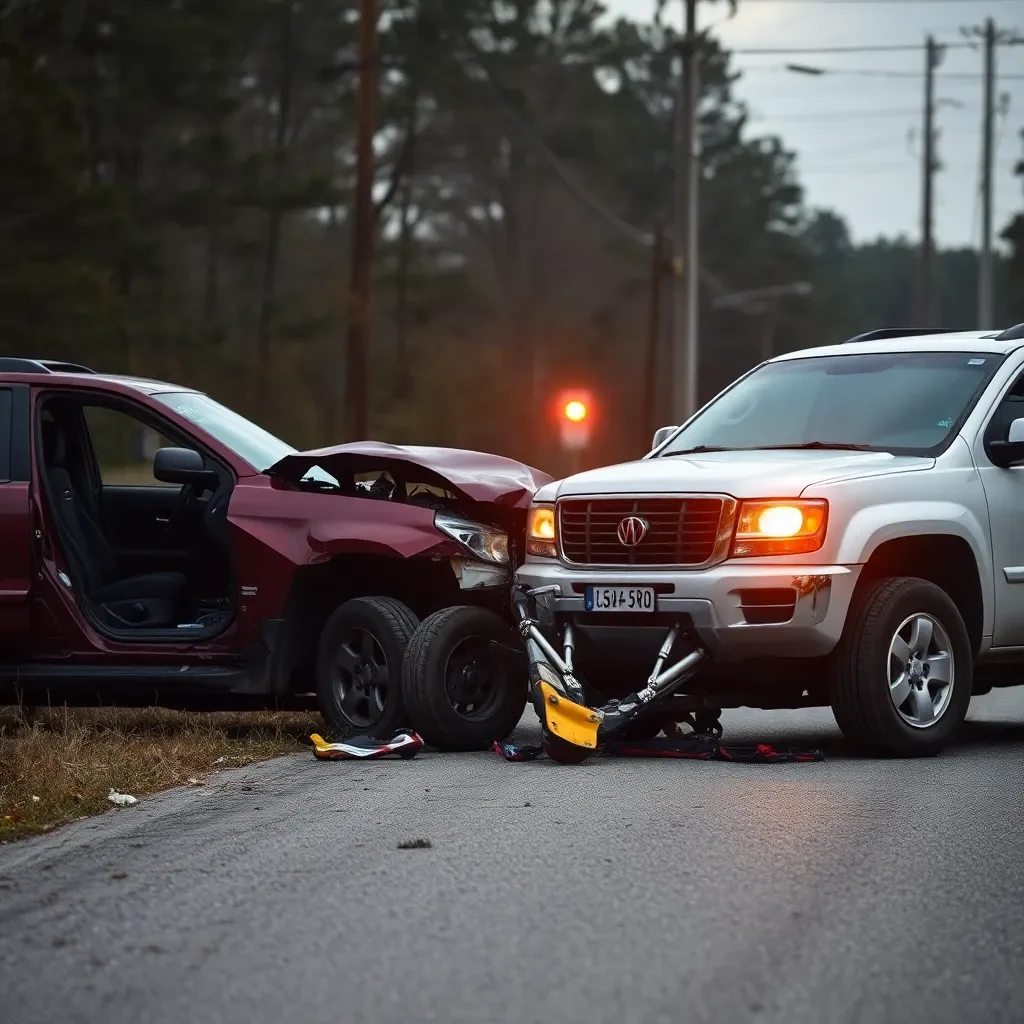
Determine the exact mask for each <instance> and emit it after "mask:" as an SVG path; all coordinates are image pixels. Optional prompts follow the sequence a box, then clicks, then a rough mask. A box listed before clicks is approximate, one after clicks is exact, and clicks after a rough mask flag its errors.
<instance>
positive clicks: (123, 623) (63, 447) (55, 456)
mask: <svg viewBox="0 0 1024 1024" xmlns="http://www.w3.org/2000/svg"><path fill="white" fill-rule="evenodd" d="M42 430H43V460H44V463H45V472H46V478H47V483H48V485H49V490H50V497H51V500H52V503H53V513H54V516H55V517H56V519H57V521H58V523H59V525H60V533H61V542H62V548H63V550H64V554H65V555H66V557H67V559H68V562H69V563H70V565H71V568H72V571H73V572H74V574H75V583H76V584H77V585H78V586H79V587H80V588H81V590H82V591H83V592H84V593H85V595H86V596H87V597H88V599H89V601H90V602H91V603H92V604H93V605H94V606H96V608H97V610H98V611H99V612H100V613H101V614H102V615H103V617H104V618H105V619H106V620H107V623H108V625H111V626H114V627H115V628H122V629H123V628H126V627H132V628H144V629H161V628H164V627H169V626H174V625H175V624H176V623H177V622H178V621H179V613H180V611H181V608H182V605H183V604H184V600H185V593H186V590H187V589H188V579H187V578H186V576H185V574H184V573H180V572H155V573H146V574H144V575H141V576H127V577H125V576H122V575H121V573H120V569H119V566H118V563H117V555H116V554H115V552H114V549H113V548H112V547H111V546H110V544H109V543H108V541H107V538H106V537H105V536H104V535H103V531H102V530H101V529H100V528H99V526H97V525H96V523H95V521H94V520H93V518H92V516H91V515H90V513H89V509H88V506H87V504H86V502H85V501H84V500H83V498H82V496H81V494H79V492H78V491H77V490H76V488H75V485H74V483H73V481H72V477H71V473H70V472H69V469H68V465H67V443H66V440H65V437H64V433H63V432H62V431H61V429H60V428H59V427H58V426H57V424H56V423H55V422H53V420H52V419H51V420H44V421H43V425H42Z"/></svg>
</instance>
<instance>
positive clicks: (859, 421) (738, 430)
mask: <svg viewBox="0 0 1024 1024" xmlns="http://www.w3.org/2000/svg"><path fill="white" fill-rule="evenodd" d="M1001 362H1002V356H998V355H993V354H991V353H976V352H952V353H947V352H941V353H940V352H899V353H886V354H884V355H874V354H872V355H863V354H858V355H836V356H816V357H810V358H807V359H794V360H786V361H783V362H779V363H769V364H768V365H766V366H763V367H761V368H760V369H758V370H755V371H754V372H753V373H752V374H750V376H748V377H746V378H744V379H743V380H741V381H740V382H739V383H737V384H736V386H735V387H733V388H732V389H730V390H729V391H727V392H726V393H725V394H724V395H722V397H721V398H719V399H718V400H717V401H716V402H713V403H712V404H711V405H710V406H708V407H707V409H705V411H704V412H702V413H701V414H700V415H699V416H698V417H697V418H696V419H695V420H694V421H693V422H692V423H691V424H690V425H689V426H688V427H686V428H685V429H684V430H682V431H681V432H680V433H678V434H677V435H676V436H675V437H674V438H673V439H672V441H671V442H670V443H669V445H668V446H667V447H666V448H665V449H664V450H663V451H662V452H661V454H662V455H671V454H673V453H677V452H680V451H684V450H687V449H691V448H696V447H698V446H702V445H707V446H709V447H724V448H731V449H740V448H759V447H765V446H783V447H784V446H794V447H796V446H800V445H804V444H809V443H811V442H815V441H820V442H824V443H826V444H829V443H832V444H839V445H857V446H864V447H866V448H871V449H875V450H878V451H891V452H894V453H897V454H899V453H906V454H919V455H924V454H929V453H931V452H933V451H937V450H939V449H941V447H942V446H943V445H945V444H947V443H948V441H949V438H950V437H951V435H952V433H953V431H954V430H955V429H957V427H958V425H959V424H960V423H961V422H962V421H963V418H964V417H965V416H966V414H967V413H968V412H969V411H970V409H971V407H972V406H973V404H974V402H975V401H976V400H977V398H978V396H979V395H980V393H981V390H982V389H983V388H984V386H985V385H986V384H987V383H988V381H989V380H990V379H991V377H992V374H993V373H994V372H995V370H996V367H997V366H998V365H999V364H1000V363H1001Z"/></svg>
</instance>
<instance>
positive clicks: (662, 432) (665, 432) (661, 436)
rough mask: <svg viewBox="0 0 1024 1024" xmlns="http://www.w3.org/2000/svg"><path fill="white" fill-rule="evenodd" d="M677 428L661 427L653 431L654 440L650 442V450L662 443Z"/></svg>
mask: <svg viewBox="0 0 1024 1024" xmlns="http://www.w3.org/2000/svg"><path fill="white" fill-rule="evenodd" d="M678 429H679V428H678V427H661V428H660V429H659V430H656V431H655V432H654V442H653V443H652V444H651V451H654V449H655V448H659V447H660V446H661V445H663V444H664V443H665V442H666V441H667V440H668V439H669V438H670V437H671V436H672V435H673V434H674V433H675V432H676V431H677V430H678Z"/></svg>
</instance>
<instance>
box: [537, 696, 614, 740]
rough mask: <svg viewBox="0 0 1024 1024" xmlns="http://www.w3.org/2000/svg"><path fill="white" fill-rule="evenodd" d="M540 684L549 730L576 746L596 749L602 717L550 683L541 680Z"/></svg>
mask: <svg viewBox="0 0 1024 1024" xmlns="http://www.w3.org/2000/svg"><path fill="white" fill-rule="evenodd" d="M538 685H539V686H540V692H541V696H542V697H543V698H544V705H543V706H544V719H545V722H544V724H545V726H546V728H547V730H548V732H549V733H551V735H552V736H557V737H558V738H559V739H560V740H562V741H564V742H565V743H571V744H572V745H573V746H574V747H586V748H587V749H588V750H596V749H597V727H598V726H599V725H600V724H601V720H600V718H599V717H598V716H597V715H596V714H595V713H594V712H593V711H592V710H591V709H590V708H587V707H584V706H583V705H582V704H575V703H573V701H571V700H569V699H568V698H567V697H563V696H562V695H561V694H560V693H559V692H558V691H557V690H556V689H555V688H554V687H553V686H552V685H551V684H550V683H545V682H544V681H543V680H541V682H540V683H539V684H538Z"/></svg>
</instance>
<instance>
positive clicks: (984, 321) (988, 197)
mask: <svg viewBox="0 0 1024 1024" xmlns="http://www.w3.org/2000/svg"><path fill="white" fill-rule="evenodd" d="M995 80H996V25H995V22H994V21H993V20H992V19H991V18H988V19H987V20H986V21H985V101H984V102H985V111H984V121H983V128H982V158H981V163H982V169H981V258H980V261H979V264H978V329H979V330H988V329H989V328H991V327H992V326H993V323H992V321H993V316H994V314H993V308H992V121H993V115H994V113H995V111H994V109H993V108H994V106H995Z"/></svg>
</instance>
